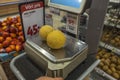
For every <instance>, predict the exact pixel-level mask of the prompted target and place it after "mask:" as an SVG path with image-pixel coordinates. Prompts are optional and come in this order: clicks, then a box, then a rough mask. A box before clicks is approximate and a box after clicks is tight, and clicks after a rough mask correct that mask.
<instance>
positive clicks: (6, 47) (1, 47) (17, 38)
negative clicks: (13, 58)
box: [0, 16, 24, 53]
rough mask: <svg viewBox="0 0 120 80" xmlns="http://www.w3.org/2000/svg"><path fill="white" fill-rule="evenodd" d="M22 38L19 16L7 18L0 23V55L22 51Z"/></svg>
mask: <svg viewBox="0 0 120 80" xmlns="http://www.w3.org/2000/svg"><path fill="white" fill-rule="evenodd" d="M23 43H24V36H23V31H22V25H21V20H20V16H16V17H7V18H5V19H4V20H2V21H0V53H10V52H12V51H21V50H22V49H23Z"/></svg>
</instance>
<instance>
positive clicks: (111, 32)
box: [101, 26, 118, 43]
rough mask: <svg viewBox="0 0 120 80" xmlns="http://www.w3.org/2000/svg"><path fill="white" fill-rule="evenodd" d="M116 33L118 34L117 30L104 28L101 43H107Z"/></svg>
mask: <svg viewBox="0 0 120 80" xmlns="http://www.w3.org/2000/svg"><path fill="white" fill-rule="evenodd" d="M117 33H118V29H117V28H113V27H109V26H105V28H104V30H103V34H102V37H101V41H103V42H107V43H109V41H110V40H111V39H112V38H113V36H114V35H115V34H117Z"/></svg>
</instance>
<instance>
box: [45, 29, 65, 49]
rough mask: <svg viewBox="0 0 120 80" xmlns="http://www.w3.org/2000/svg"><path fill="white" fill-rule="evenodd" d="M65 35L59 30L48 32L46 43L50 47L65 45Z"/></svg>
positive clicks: (55, 47) (56, 47)
mask: <svg viewBox="0 0 120 80" xmlns="http://www.w3.org/2000/svg"><path fill="white" fill-rule="evenodd" d="M65 42H66V36H65V35H64V33H63V32H61V31H59V30H54V31H52V32H50V33H49V34H48V36H47V45H48V46H49V47H50V48H52V49H60V48H62V47H63V46H64V45H65Z"/></svg>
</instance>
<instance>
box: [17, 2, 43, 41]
mask: <svg viewBox="0 0 120 80" xmlns="http://www.w3.org/2000/svg"><path fill="white" fill-rule="evenodd" d="M19 10H20V14H21V19H22V24H23V29H24V35H25V39H30V40H31V41H33V42H35V43H39V41H40V37H39V28H40V27H41V26H42V25H44V3H43V1H33V2H29V3H24V4H20V6H19Z"/></svg>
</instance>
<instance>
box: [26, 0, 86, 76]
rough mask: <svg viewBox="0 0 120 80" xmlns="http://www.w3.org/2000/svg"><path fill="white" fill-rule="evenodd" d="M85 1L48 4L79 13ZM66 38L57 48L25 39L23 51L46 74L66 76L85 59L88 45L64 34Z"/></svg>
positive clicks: (63, 1)
mask: <svg viewBox="0 0 120 80" xmlns="http://www.w3.org/2000/svg"><path fill="white" fill-rule="evenodd" d="M85 2H86V0H69V1H68V0H50V1H49V3H48V4H49V5H51V6H54V7H58V8H60V9H65V10H68V11H69V12H70V11H71V9H73V10H72V12H74V13H81V12H82V10H83V8H84V5H85ZM64 3H65V4H64ZM75 17H76V16H75ZM76 26H77V25H76ZM66 38H67V41H66V44H65V45H64V47H63V48H61V49H58V50H57V49H56V50H54V49H51V48H49V47H48V46H47V44H46V42H44V41H41V43H40V44H39V43H37V44H35V43H34V42H32V41H31V40H27V41H26V42H25V51H26V53H27V55H28V56H29V57H30V58H31V59H32V61H33V62H35V63H36V64H37V65H38V66H39V67H40V68H42V69H43V70H45V71H46V74H47V75H48V76H51V77H63V78H66V77H67V76H68V74H69V73H70V72H71V71H72V70H74V69H75V68H76V67H77V66H78V65H79V64H80V63H81V62H83V61H84V60H85V59H86V57H87V50H88V45H87V44H86V43H85V42H83V41H81V40H78V39H76V38H73V37H71V36H69V35H66ZM56 45H57V44H56ZM71 45H72V46H71Z"/></svg>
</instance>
